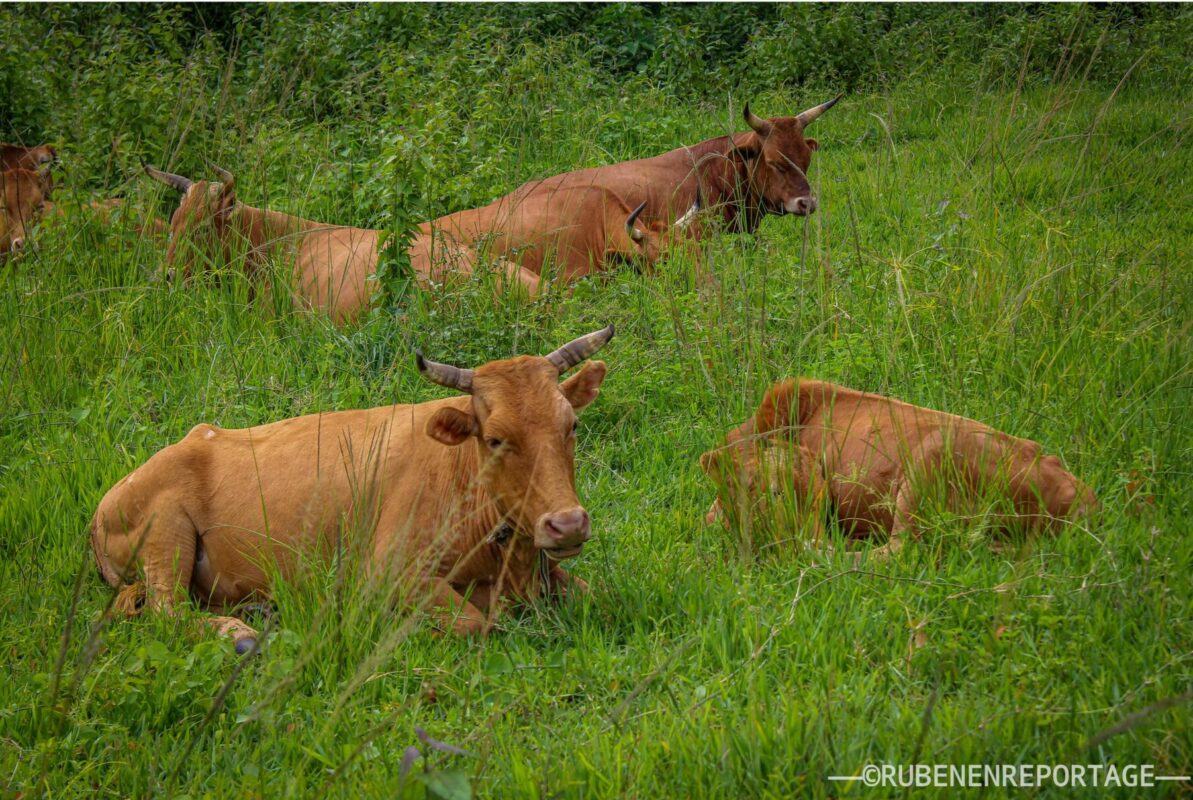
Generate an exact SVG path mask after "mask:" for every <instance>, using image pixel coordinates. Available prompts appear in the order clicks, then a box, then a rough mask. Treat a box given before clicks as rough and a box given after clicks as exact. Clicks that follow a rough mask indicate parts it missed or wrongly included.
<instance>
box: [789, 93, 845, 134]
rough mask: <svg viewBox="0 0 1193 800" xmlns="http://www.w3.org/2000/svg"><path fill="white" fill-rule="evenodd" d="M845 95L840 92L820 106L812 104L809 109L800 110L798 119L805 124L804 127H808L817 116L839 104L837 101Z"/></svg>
mask: <svg viewBox="0 0 1193 800" xmlns="http://www.w3.org/2000/svg"><path fill="white" fill-rule="evenodd" d="M844 96H845V95H843V94H839V95H837V96H836V97H834V98H833V99H832V100H829V101H828V102H827V103H821V104H820V105H818V106H812V107H811V108H809V109H808V110H807V111H801V112H799V115H798V116H796V119H798V120H799V121H800V122H801V123H802V124H803V126H804V127H807V126H809V125H811V124H812V123H813V122H815V121H816V118H817V117H819V116H820V115H821V114H823V113H824V112H825V111H828V110H829V109H830V108H832V107H833V106H835V105H836V104H837V101H838V100H840V99H841V98H842V97H844Z"/></svg>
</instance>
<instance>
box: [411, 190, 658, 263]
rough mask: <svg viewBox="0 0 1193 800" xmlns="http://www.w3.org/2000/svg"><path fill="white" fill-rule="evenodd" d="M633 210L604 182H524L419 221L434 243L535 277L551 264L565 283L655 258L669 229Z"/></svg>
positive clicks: (652, 260) (650, 261)
mask: <svg viewBox="0 0 1193 800" xmlns="http://www.w3.org/2000/svg"><path fill="white" fill-rule="evenodd" d="M632 215H633V210H632V209H630V207H629V206H628V205H627V204H626V202H625V201H624V200H623V199H622V197H620V196H618V195H617V194H616V193H615V192H612V191H609V190H608V189H605V188H603V187H599V186H580V187H557V188H532V189H529V190H528V189H526V188H525V187H524V188H523V189H519V190H518V191H515V192H511V193H510V194H508V195H506V196H504V197H501V198H498V199H497V200H494V201H493V202H492V203H490V204H489V205H487V206H484V207H482V208H474V209H469V210H467V211H458V212H456V213H454V214H448V215H447V216H444V217H440V218H439V219H436V220H434V221H432V222H424V223H423V224H422V225H420V226H419V230H420V231H421V232H422V233H423V234H424V235H427V236H432V237H434V238H435V239H436V240H437V241H438V240H443V241H446V242H449V243H454V244H457V245H461V246H470V247H475V248H477V249H478V250H479V249H484V250H485V251H486V252H488V253H490V254H491V255H494V256H498V257H500V258H503V259H505V260H507V261H510V262H514V263H516V264H518V265H519V266H520V267H521V268H522V269H523V270H525V271H526V272H527V273H530V274H532V275H533V276H535V277H536V278H539V279H541V278H544V277H547V276H546V275H544V268H545V267H546V265H547V264H548V263H551V262H553V263H554V264H555V268H556V271H555V276H554V277H555V280H556V281H558V282H559V283H560V284H562V285H567V284H569V283H572V282H573V281H576V280H579V279H580V278H582V277H584V276H585V275H588V274H590V273H592V272H596V271H600V270H604V269H608V268H610V267H611V266H613V265H614V264H616V263H620V262H627V261H637V262H640V263H642V264H643V265H645V266H647V267H649V266H650V265H653V264H654V263H655V262H656V261H657V260H658V259H659V257H660V256H661V254H662V253H663V251H664V250H666V248H667V247H669V246H670V244H671V240H672V231H673V230H674V228H672V227H671V226H668V225H666V224H664V223H663V222H661V221H660V222H656V223H653V224H651V225H646V224H643V223H641V222H637V221H636V220H631V219H630V218H631V216H632ZM627 228H631V229H632V230H633V231H634V233H633V237H631V234H630V231H629V230H628V229H627Z"/></svg>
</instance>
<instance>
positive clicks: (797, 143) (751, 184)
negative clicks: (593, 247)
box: [520, 96, 841, 237]
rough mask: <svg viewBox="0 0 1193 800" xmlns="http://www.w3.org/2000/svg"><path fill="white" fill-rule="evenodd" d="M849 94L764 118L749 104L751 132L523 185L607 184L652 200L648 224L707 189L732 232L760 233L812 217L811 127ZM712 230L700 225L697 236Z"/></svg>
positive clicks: (678, 211)
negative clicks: (780, 218) (789, 219)
mask: <svg viewBox="0 0 1193 800" xmlns="http://www.w3.org/2000/svg"><path fill="white" fill-rule="evenodd" d="M840 99H841V98H840V97H839V96H838V97H834V98H833V99H832V100H829V101H828V102H827V103H821V104H820V105H816V106H812V107H811V108H809V109H806V110H804V111H801V112H800V113H799V114H797V115H795V116H794V117H774V118H771V119H763V118H762V117H759V116H757V115H755V114H753V113H752V112H751V111H750V106H749V104H748V103H747V104H746V106H745V108H744V109H742V117H743V118H744V119H745V122H746V124H747V125H749V126H750V130H749V131H747V132H745V133H736V134H733V135H732V136H718V137H716V138H715V139H708V140H707V141H703V142H698V143H696V144H693V145H689V146H686V147H679V148H676V149H674V150H671V151H670V152H667V153H661V154H660V155H657V156H652V157H650V158H639V159H635V160H634V161H621V162H618V163H615V164H606V165H604V166H601V167H590V168H587V169H579V170H575V171H573V172H565V173H562V174H560V175H554V176H551V177H549V178H543V179H541V180H537V181H531V182H530V183H527V184H526V185H525V186H524V187H522V190H520V191H523V190H530V191H553V190H557V189H559V188H563V187H571V188H577V187H585V186H603V187H605V188H606V189H609V190H611V191H614V192H616V193H618V194H619V195H620V196H622V197H633V198H635V199H636V200H638V201H642V202H645V203H646V208H645V210H644V211H643V212H642V213H643V219H644V220H646V221H647V222H654V221H656V220H673V219H677V218H679V217H681V216H682V215H683V214H684V213H685V212H686V211H687V209H688V208H689V207H691V205H692V202H693V199H694V198H698V197H699V196H700V194H701V192H702V193H703V199H704V202H705V204H706V205H707V206H708V208H709V209H710V211H712V212H713V213H717V214H719V215H720V216H721V217H722V218H723V219H724V221H725V223H726V225H727V226H728V228H729V229H730V230H732V231H743V232H746V233H752V232H754V230H756V229H757V228H758V225H759V223H760V222H761V221H762V219H763V217H765V216H766V215H768V214H778V215H783V214H796V215H799V216H807V215H808V214H812V213H814V212H815V211H816V207H817V200H816V196H815V194H813V192H812V187H811V185H810V184H809V183H808V175H807V173H808V170H809V169H810V168H811V165H812V153H814V152H815V151H816V150H818V149H819V148H820V145H819V143H818V142H817V141H816V140H815V139H811V138H806V137H805V136H804V133H805V131H806V129H807V127H808V126H809V125H811V124H812V123H813V122H815V121H816V120H817V119H818V118H819V117H820V115H821V114H823V113H824V112H825V111H828V110H829V109H830V108H832V107H833V106H834V105H836V103H837V101H838V100H840ZM711 231H712V229H711V228H705V227H704V226H700V225H697V226H694V227H693V228H692V233H693V234H695V236H697V237H700V236H705V235H707V234H708V233H710V232H711Z"/></svg>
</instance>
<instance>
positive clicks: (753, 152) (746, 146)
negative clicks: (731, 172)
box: [729, 133, 762, 163]
mask: <svg viewBox="0 0 1193 800" xmlns="http://www.w3.org/2000/svg"><path fill="white" fill-rule="evenodd" d="M729 152H730V154H731V155H732V156H733V157H735V158H739V159H741V160H742V161H743V162H746V163H748V162H750V161H753V160H754V159H756V158H758V156H759V155H760V154H761V153H762V140H761V139H759V138H758V134H756V133H739V134H737V135H736V136H734V137H733V138H732V139H731V140H730V145H729Z"/></svg>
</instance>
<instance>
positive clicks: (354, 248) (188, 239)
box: [146, 167, 534, 324]
mask: <svg viewBox="0 0 1193 800" xmlns="http://www.w3.org/2000/svg"><path fill="white" fill-rule="evenodd" d="M146 171H147V172H148V173H149V174H150V176H151V177H153V178H155V179H156V180H159V181H161V182H162V183H165V184H166V185H168V186H171V187H172V188H174V189H176V190H179V191H181V192H182V193H183V196H182V200H181V202H180V203H179V205H178V208H177V210H175V212H174V215H173V217H172V219H171V222H170V244H169V246H168V248H167V250H166V263H167V264H168V265H169V266H171V267H174V268H175V269H181V272H182V275H183V277H184V279H185V278H189V277H190V276H191V275H192V273H193V272H194V271H195V269H196V267H200V268H202V269H203V270H207V269H211V268H215V267H223V266H227V265H229V264H231V263H232V262H233V260H234V257H240V256H243V259H244V260H243V263H244V272H245V274H246V275H248V276H249V277H250V278H255V277H257V273H258V272H259V271H260V269H261V267H262V266H264V265H265V263H267V262H268V261H271V260H272V261H282V262H284V263H292V264H293V271H292V273H291V281H290V286H289V289H290V291H291V293H292V296H293V299H294V305H295V307H296V308H304V309H317V310H320V311H322V312H324V313H326V314H328V315H329V316H331V317H332V318H333V319H334V320H335V321H336V322H337V323H339V324H345V323H349V322H352V321H354V320H355V319H357V318H359V317H360V316H361V314H363V313H364V311H366V310H367V309H368V306H369V301H370V298H371V296H372V293H373V290H374V287H373V286H372V284H371V282H370V281H369V276H370V275H371V274H373V273H374V272H375V271H376V269H377V259H378V249H377V247H378V240H379V236H380V234H381V231H379V230H374V229H369V228H353V227H348V226H344V225H328V224H325V223H321V222H313V221H311V220H306V219H302V218H301V217H294V216H290V215H288V214H283V213H281V212H278V211H267V210H265V209H260V208H254V207H253V206H249V205H245V204H244V203H241V202H239V201H238V200H237V198H236V191H235V182H234V179H233V178H232V176H231V175H230V174H228V173H226V172H225V173H224V176H225V177H224V179H223V180H222V181H220V182H208V181H191V180H189V179H187V178H183V177H181V176H178V175H171V174H170V173H163V172H160V171H158V170H155V169H153V168H152V167H147V168H146ZM408 252H409V254H410V262H411V266H412V267H413V269H414V273H415V276H416V278H418V280H419V282H420V284H421V285H422V286H424V288H425V287H427V286H429V285H430V284H431V283H432V282H437V283H442V282H443V281H444V280H445V279H447V278H448V277H450V276H452V275H455V274H463V275H466V274H470V273H471V272H472V270H473V268H474V262H475V257H474V253H473V251H472V250H471V249H470V248H465V247H459V246H456V245H454V244H452V243H450V242H443V243H434V244H433V243H432V241H431V239H430V237H428V236H424V235H422V234H419V235H416V236H415V237H414V240H413V241H412V243H411V245H410V248H409V251H408ZM498 266H499V268H504V269H505V272H506V275H507V278H508V279H509V282H511V283H519V284H521V285H524V286H530V285H531V284H532V283H534V281H533V276H530V277H529V278H528V277H527V276H523V275H521V274H520V272H519V271H518V270H517V269H516V268H513V267H511V265H508V264H499V265H498ZM531 288H532V289H533V287H531Z"/></svg>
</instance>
